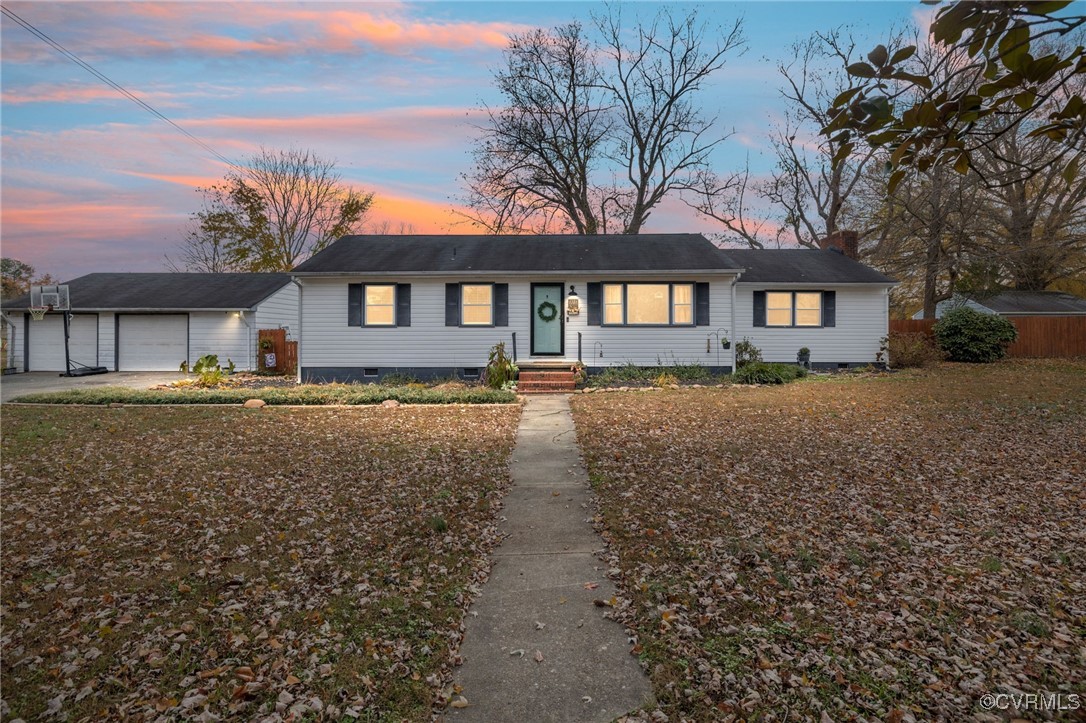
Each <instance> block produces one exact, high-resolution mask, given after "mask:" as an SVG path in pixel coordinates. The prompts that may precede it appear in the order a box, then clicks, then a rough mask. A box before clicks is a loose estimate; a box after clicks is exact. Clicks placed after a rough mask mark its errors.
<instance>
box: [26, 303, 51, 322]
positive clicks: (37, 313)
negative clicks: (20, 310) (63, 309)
mask: <svg viewBox="0 0 1086 723" xmlns="http://www.w3.org/2000/svg"><path fill="white" fill-rule="evenodd" d="M52 308H53V307H51V306H31V307H30V318H32V319H33V320H34V321H41V320H42V319H44V318H45V314H46V312H47V311H49V310H50V309H52Z"/></svg>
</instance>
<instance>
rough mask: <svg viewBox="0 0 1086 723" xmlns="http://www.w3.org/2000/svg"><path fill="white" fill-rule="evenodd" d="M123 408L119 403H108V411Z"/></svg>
mask: <svg viewBox="0 0 1086 723" xmlns="http://www.w3.org/2000/svg"><path fill="white" fill-rule="evenodd" d="M123 406H124V405H123V404H121V403H120V402H110V403H109V408H110V409H120V408H121V407H123Z"/></svg>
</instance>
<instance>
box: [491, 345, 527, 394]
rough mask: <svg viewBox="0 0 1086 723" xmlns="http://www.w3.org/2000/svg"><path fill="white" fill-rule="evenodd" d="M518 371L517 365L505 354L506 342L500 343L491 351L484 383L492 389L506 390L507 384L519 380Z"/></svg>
mask: <svg viewBox="0 0 1086 723" xmlns="http://www.w3.org/2000/svg"><path fill="white" fill-rule="evenodd" d="M517 371H519V370H518V369H517V365H516V364H514V363H513V360H512V359H511V358H510V357H509V355H507V354H506V353H505V342H504V341H499V342H498V343H497V344H495V345H494V347H493V348H492V349H491V350H490V359H489V360H488V361H487V363H486V369H485V370H484V371H483V380H482V381H483V383H484V384H486V385H487V386H488V387H490V388H491V389H504V388H505V385H506V384H508V383H509V382H511V381H513V380H514V379H516V378H517Z"/></svg>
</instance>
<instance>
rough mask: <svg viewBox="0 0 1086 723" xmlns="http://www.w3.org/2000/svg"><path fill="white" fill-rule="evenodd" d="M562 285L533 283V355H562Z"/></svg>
mask: <svg viewBox="0 0 1086 723" xmlns="http://www.w3.org/2000/svg"><path fill="white" fill-rule="evenodd" d="M564 311H565V309H563V308H562V285H561V284H532V355H533V356H562V313H563V312H564Z"/></svg>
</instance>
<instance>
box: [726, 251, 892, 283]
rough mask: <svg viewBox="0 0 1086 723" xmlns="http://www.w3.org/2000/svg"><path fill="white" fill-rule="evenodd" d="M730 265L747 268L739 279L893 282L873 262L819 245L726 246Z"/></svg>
mask: <svg viewBox="0 0 1086 723" xmlns="http://www.w3.org/2000/svg"><path fill="white" fill-rule="evenodd" d="M721 254H723V255H724V256H727V257H728V258H729V259H731V262H730V264H729V265H730V266H733V267H737V268H742V269H746V271H744V272H743V275H742V276H741V277H740V278H739V283H741V284H742V283H763V284H772V283H785V284H893V283H896V282H895V281H894V280H893V279H891V278H890V277H889V276H886V275H884V274H882V273H880V272H878V271H876V270H875V269H873V268H871V267H870V266H866V265H864V264H861V263H860V262H859V261H856V260H854V259H850V258H849V257H847V256H845V255H844V254H842V253H838V252H837V251H819V250H816V249H724V250H723V251H721Z"/></svg>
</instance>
